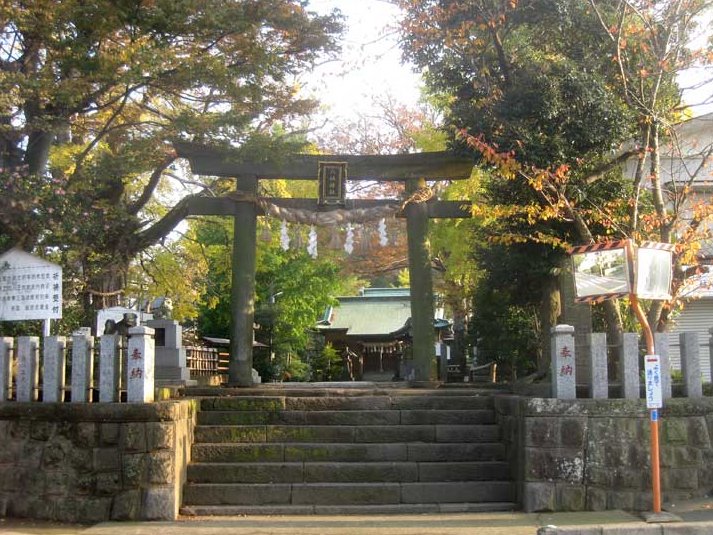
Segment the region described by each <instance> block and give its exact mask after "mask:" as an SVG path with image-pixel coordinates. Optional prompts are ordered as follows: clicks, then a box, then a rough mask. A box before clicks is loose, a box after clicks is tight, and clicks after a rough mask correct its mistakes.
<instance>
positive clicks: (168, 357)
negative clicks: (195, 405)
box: [146, 319, 198, 386]
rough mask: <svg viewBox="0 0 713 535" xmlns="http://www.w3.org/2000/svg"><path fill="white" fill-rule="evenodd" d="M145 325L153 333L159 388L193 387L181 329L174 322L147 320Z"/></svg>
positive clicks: (156, 376)
mask: <svg viewBox="0 0 713 535" xmlns="http://www.w3.org/2000/svg"><path fill="white" fill-rule="evenodd" d="M146 325H147V326H148V327H149V328H151V329H153V330H154V331H155V335H154V340H155V344H156V345H155V352H156V353H155V355H156V368H155V380H156V384H157V385H159V386H176V385H177V386H193V385H196V384H198V383H197V381H194V380H191V372H190V370H189V369H188V366H187V364H186V349H185V348H184V347H183V341H182V338H183V329H182V327H181V326H180V325H179V323H178V322H177V321H175V320H167V319H156V320H149V321H147V322H146Z"/></svg>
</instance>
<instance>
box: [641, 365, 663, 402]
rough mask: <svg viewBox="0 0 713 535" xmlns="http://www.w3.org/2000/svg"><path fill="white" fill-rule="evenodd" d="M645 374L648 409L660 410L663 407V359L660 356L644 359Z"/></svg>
mask: <svg viewBox="0 0 713 535" xmlns="http://www.w3.org/2000/svg"><path fill="white" fill-rule="evenodd" d="M644 373H645V376H646V408H648V409H660V408H661V407H663V395H662V388H661V358H660V357H659V356H658V355H646V356H645V357H644Z"/></svg>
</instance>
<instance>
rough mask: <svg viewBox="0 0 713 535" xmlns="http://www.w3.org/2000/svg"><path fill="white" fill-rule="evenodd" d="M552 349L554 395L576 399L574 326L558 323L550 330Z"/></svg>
mask: <svg viewBox="0 0 713 535" xmlns="http://www.w3.org/2000/svg"><path fill="white" fill-rule="evenodd" d="M550 335H551V339H550V344H551V345H550V348H551V351H552V355H551V357H552V360H551V366H552V397H553V398H558V399H575V398H576V397H577V388H576V387H577V383H576V359H575V349H574V327H572V326H571V325H557V326H556V327H553V328H552V329H551V331H550Z"/></svg>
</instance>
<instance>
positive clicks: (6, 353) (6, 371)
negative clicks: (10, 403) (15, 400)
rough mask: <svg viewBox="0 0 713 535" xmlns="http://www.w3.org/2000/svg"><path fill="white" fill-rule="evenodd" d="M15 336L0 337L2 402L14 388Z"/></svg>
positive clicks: (0, 400)
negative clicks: (13, 349) (13, 350)
mask: <svg viewBox="0 0 713 535" xmlns="http://www.w3.org/2000/svg"><path fill="white" fill-rule="evenodd" d="M14 343H15V340H14V339H13V338H9V337H3V338H0V403H2V402H3V401H7V400H8V398H9V397H10V393H11V389H12V348H13V345H14Z"/></svg>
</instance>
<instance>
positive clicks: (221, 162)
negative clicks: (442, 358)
mask: <svg viewBox="0 0 713 535" xmlns="http://www.w3.org/2000/svg"><path fill="white" fill-rule="evenodd" d="M174 146H175V147H176V150H177V152H178V155H179V156H181V157H184V158H187V159H188V160H189V161H190V164H191V170H192V171H193V172H194V173H196V174H202V175H213V176H226V177H233V178H235V180H236V189H237V193H238V195H237V197H236V198H232V197H201V198H196V199H192V201H191V203H190V205H189V208H188V211H189V215H223V216H232V217H233V218H234V234H233V257H232V289H231V312H232V314H231V329H230V331H231V336H230V368H229V384H230V385H234V386H250V385H252V340H253V334H252V330H253V320H254V298H255V297H254V296H255V246H256V225H257V216H258V215H262V210H261V209H260V207H259V206H258V205H257V204H256V203H255V202H253V201H252V200H248V199H250V198H251V197H252V196H254V195H255V194H256V192H257V184H258V181H259V180H260V179H279V178H282V179H291V180H315V179H316V177H317V167H318V162H319V161H323V160H326V159H328V160H330V161H339V162H346V163H347V165H348V169H349V180H370V181H403V182H405V184H406V191H407V193H408V194H411V193H413V192H415V191H416V190H418V189H419V188H422V187H424V186H425V185H426V181H431V180H459V179H466V178H469V177H470V174H471V171H472V169H473V161H472V160H471V159H470V158H464V157H455V156H453V155H450V154H448V153H445V152H432V153H419V154H399V155H384V156H372V155H368V156H353V155H305V154H296V155H289V156H286V157H283V158H280V160H279V161H271V162H252V161H251V162H246V161H244V160H241V159H239V158H238V156H237V154H236V153H235V152H234V151H230V150H227V149H216V148H213V147H207V146H204V145H197V144H193V143H185V142H175V143H174ZM240 196H245V197H246V200H240ZM268 200H269V202H270V203H272V204H275V205H277V206H282V207H285V208H301V209H305V208H307V209H310V210H312V211H330V210H335V209H349V208H368V207H373V206H383V205H385V204H393V203H394V200H393V199H391V200H389V199H376V200H373V199H353V200H347V203H346V206H320V205H318V203H317V199H268ZM468 204H469V203H467V202H466V201H436V200H429V201H427V202H421V203H409V204H407V205H406V208H405V209H404V210H403V212H402V213H399V214H397V216H398V217H405V218H406V229H407V235H408V256H409V272H410V278H411V320H412V325H413V361H414V372H415V380H416V381H432V380H434V379H435V378H436V375H435V374H436V366H435V350H434V329H433V316H434V303H433V283H432V280H431V268H430V252H429V244H428V219H429V218H463V217H470V211H469V209H468Z"/></svg>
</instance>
